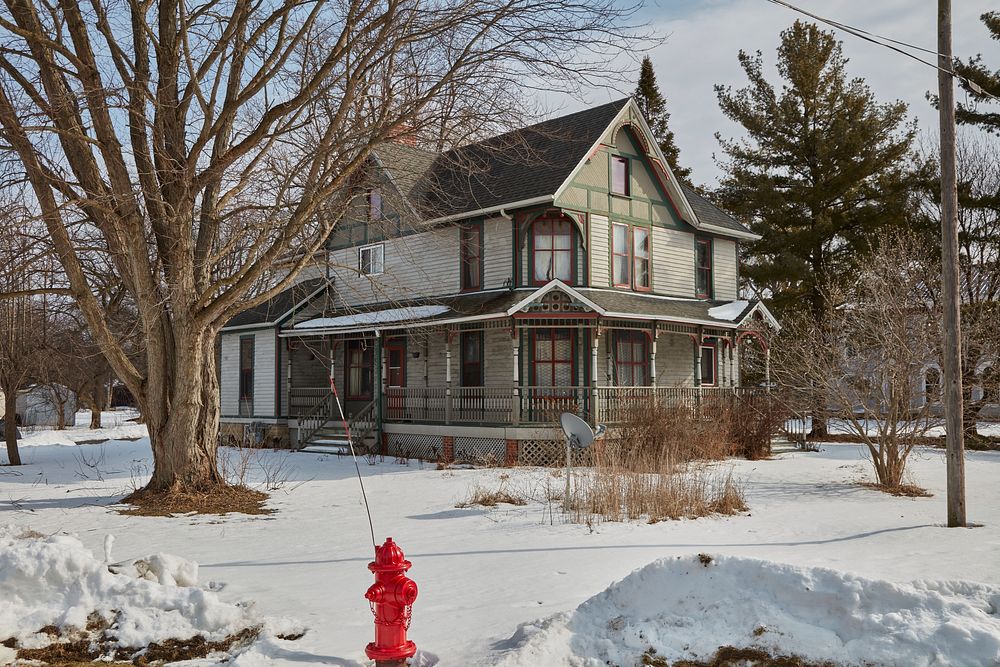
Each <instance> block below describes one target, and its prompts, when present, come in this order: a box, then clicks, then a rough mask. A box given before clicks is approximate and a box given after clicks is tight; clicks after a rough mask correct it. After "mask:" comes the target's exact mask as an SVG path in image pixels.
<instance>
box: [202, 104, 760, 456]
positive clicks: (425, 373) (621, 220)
mask: <svg viewBox="0 0 1000 667" xmlns="http://www.w3.org/2000/svg"><path fill="white" fill-rule="evenodd" d="M356 201H357V202H358V203H357V205H356V206H355V208H354V211H353V213H352V214H351V215H349V216H348V217H347V218H346V219H344V220H342V221H341V222H340V223H338V225H337V226H336V228H335V230H334V232H333V234H332V235H331V237H330V239H329V242H328V244H327V250H326V252H324V253H322V256H320V257H317V259H316V262H315V264H314V265H313V266H312V267H311V268H310V269H309V270H308V271H306V272H305V273H304V274H303V275H302V276H301V278H300V280H299V282H298V283H297V284H296V285H295V286H294V287H292V288H290V289H288V290H286V291H285V292H284V293H282V294H281V295H279V296H278V297H276V298H274V299H273V300H272V301H271V302H269V303H267V304H265V305H263V306H261V307H259V308H256V309H253V310H250V311H247V312H245V313H243V314H241V315H240V316H238V317H236V318H235V319H234V320H232V321H231V322H230V323H229V324H228V326H227V327H226V328H225V329H224V330H223V332H222V335H221V350H220V355H221V363H220V368H221V378H220V379H221V391H222V412H223V422H224V429H228V430H229V431H230V432H231V431H233V430H238V429H242V428H243V426H242V425H245V424H248V423H254V424H257V425H259V428H261V429H263V430H264V431H266V432H267V434H268V436H267V437H268V438H269V439H270V438H272V437H274V438H278V439H281V440H285V439H287V443H288V444H289V445H290V446H292V447H299V448H302V447H308V448H310V449H319V450H323V449H329V451H337V450H338V448H340V447H341V446H342V445H343V443H344V437H345V433H344V430H343V425H342V423H341V419H340V414H339V410H338V399H339V403H340V405H342V407H343V411H344V416H345V418H346V421H347V422H348V423H349V425H350V427H351V432H352V437H353V439H354V441H355V443H356V444H364V445H366V446H367V447H368V448H369V449H370V450H371V449H382V451H384V452H387V453H389V454H395V455H406V456H419V457H426V458H432V459H437V458H442V457H443V458H460V459H461V458H465V459H477V460H492V461H497V462H500V463H504V462H506V463H511V464H512V463H517V462H522V463H544V462H547V460H548V458H547V457H550V456H552V452H553V451H555V452H558V451H559V449H558V446H559V445H558V441H559V437H560V436H558V434H557V431H556V429H555V427H554V423H555V422H556V420H557V419H558V415H559V414H560V413H561V412H563V411H572V412H576V413H578V414H580V415H582V416H583V417H585V418H586V419H588V420H590V421H591V422H593V423H597V422H601V423H608V424H610V425H613V424H614V423H616V422H619V421H621V420H622V419H623V418H624V416H625V414H626V412H627V410H628V409H629V407H630V406H632V405H634V404H636V402H637V401H640V400H642V399H652V400H657V401H662V402H674V403H685V404H689V405H696V404H698V403H700V402H702V401H706V400H719V399H720V397H725V396H731V395H733V394H734V393H736V392H738V391H740V371H739V368H740V363H739V356H740V350H741V349H742V348H743V346H744V345H745V344H748V341H750V339H752V343H753V344H755V345H759V346H761V349H764V350H766V347H767V337H768V332H770V331H773V330H775V329H777V326H778V325H777V323H776V322H775V320H774V318H773V317H772V316H771V314H770V313H769V312H768V311H767V309H766V307H765V306H764V305H763V304H762V303H760V302H759V301H747V300H741V299H740V298H739V294H738V289H737V283H738V262H737V255H738V252H737V249H738V244H739V243H740V242H741V241H746V240H752V239H755V238H757V237H756V236H755V235H754V234H752V233H751V232H750V231H749V230H748V229H747V228H746V227H744V226H743V225H742V224H740V223H739V222H738V221H736V220H735V219H733V218H732V217H730V216H729V215H727V214H726V213H724V212H723V211H721V210H720V209H718V208H717V207H715V206H714V205H713V204H712V203H710V202H709V201H707V200H706V199H705V198H704V197H702V196H701V195H699V194H698V193H697V192H695V191H694V190H692V189H691V188H689V187H687V186H685V185H683V184H681V183H680V182H678V180H677V179H676V178H675V177H674V175H673V174H672V173H671V172H670V169H669V168H668V167H667V165H666V162H665V160H664V158H663V155H662V154H661V153H660V151H659V148H658V147H657V144H656V142H655V141H654V140H653V138H652V136H651V134H650V131H649V128H648V126H647V124H646V121H645V120H644V119H643V117H642V115H641V113H640V112H639V109H638V107H637V106H636V104H635V103H634V102H632V101H631V100H629V99H624V100H620V101H617V102H613V103H610V104H604V105H601V106H596V107H593V108H590V109H587V110H585V111H581V112H578V113H574V114H570V115H567V116H563V117H560V118H555V119H553V120H549V121H545V122H543V123H539V124H537V125H533V126H531V127H527V128H524V129H521V130H518V131H516V132H512V133H509V134H505V135H502V136H499V137H495V138H493V139H488V140H485V141H482V142H478V143H475V144H471V145H467V146H464V147H461V148H457V149H454V150H451V151H447V152H444V153H440V154H439V153H433V152H428V151H425V150H423V149H421V148H419V147H417V146H414V145H408V144H406V143H390V144H387V145H385V146H383V147H382V148H379V149H378V150H377V152H376V154H374V155H373V157H372V159H371V161H370V169H369V170H368V172H367V174H366V176H365V180H364V182H359V183H358V186H357V197H356ZM553 448H555V449H553Z"/></svg>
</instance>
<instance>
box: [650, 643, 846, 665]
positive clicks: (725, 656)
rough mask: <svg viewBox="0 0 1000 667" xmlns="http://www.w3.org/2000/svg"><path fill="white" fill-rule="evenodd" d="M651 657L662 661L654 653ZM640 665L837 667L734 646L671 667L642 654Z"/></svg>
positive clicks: (828, 663) (826, 662)
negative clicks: (706, 656) (648, 660)
mask: <svg viewBox="0 0 1000 667" xmlns="http://www.w3.org/2000/svg"><path fill="white" fill-rule="evenodd" d="M647 653H648V652H647ZM651 657H652V658H653V659H655V660H663V659H662V658H660V657H659V656H656V655H655V653H654V654H652V656H651ZM642 664H643V665H651V666H654V667H661V666H662V667H837V665H836V663H833V662H829V661H823V662H812V661H809V660H806V659H805V658H800V657H798V656H794V655H771V654H770V653H768V652H767V651H765V650H764V649H762V648H756V647H747V648H736V647H734V646H722V647H720V648H719V650H718V651H716V653H715V655H713V656H712V657H711V658H709V659H708V660H678V661H677V662H675V663H674V664H673V665H672V666H669V665H667V663H666V661H663V662H646V657H645V654H644V656H643V662H642Z"/></svg>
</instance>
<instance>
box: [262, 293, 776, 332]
mask: <svg viewBox="0 0 1000 667" xmlns="http://www.w3.org/2000/svg"><path fill="white" fill-rule="evenodd" d="M552 290H560V291H562V292H565V293H566V294H568V295H570V296H571V297H573V298H574V300H576V301H578V302H580V303H582V304H584V306H585V307H586V308H587V309H589V310H591V311H592V312H594V313H596V314H597V315H598V316H600V317H602V318H605V319H626V320H648V321H662V322H675V323H681V324H695V325H705V326H712V327H717V328H723V329H736V328H738V327H739V326H740V325H741V324H742V323H743V322H744V320H745V319H746V318H747V316H748V314H749V313H751V312H753V311H754V310H757V309H760V308H763V304H761V303H760V302H759V301H718V300H711V301H708V300H699V299H681V298H671V297H663V296H656V295H651V294H637V293H635V292H624V291H621V290H614V289H603V288H592V287H579V288H574V287H570V286H568V285H564V284H563V283H560V282H558V281H553V282H551V283H549V284H547V285H544V286H542V287H540V288H519V289H514V290H495V291H490V292H476V293H473V294H457V295H453V296H449V297H441V298H436V299H424V300H418V301H409V302H405V303H399V302H393V303H382V304H377V305H371V306H366V307H363V308H356V309H347V308H344V309H339V310H337V311H336V312H334V313H329V314H325V315H323V316H321V317H316V316H313V317H311V318H309V319H302V320H299V321H298V322H289V323H288V324H286V325H285V327H284V329H283V330H282V332H281V335H282V336H312V335H325V334H343V333H358V332H365V331H373V330H376V329H383V330H384V329H408V328H413V327H428V326H438V325H443V324H460V323H466V322H476V321H486V320H498V319H506V318H509V317H511V316H512V315H515V314H518V313H522V312H523V313H525V314H528V312H529V311H528V308H529V307H530V306H531V305H532V304H534V303H537V302H540V301H541V299H542V297H544V296H545V295H546V294H547V293H548V292H550V291H552ZM764 310H766V309H764ZM537 317H539V318H544V317H545V315H544V314H543V313H539V314H537Z"/></svg>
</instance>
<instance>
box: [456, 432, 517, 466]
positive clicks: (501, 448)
mask: <svg viewBox="0 0 1000 667" xmlns="http://www.w3.org/2000/svg"><path fill="white" fill-rule="evenodd" d="M455 460H456V461H458V462H460V463H474V464H476V465H488V466H502V465H505V463H506V460H507V441H506V440H504V439H503V438H469V437H456V438H455Z"/></svg>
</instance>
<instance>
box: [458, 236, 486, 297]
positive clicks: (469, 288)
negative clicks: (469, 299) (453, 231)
mask: <svg viewBox="0 0 1000 667" xmlns="http://www.w3.org/2000/svg"><path fill="white" fill-rule="evenodd" d="M459 230H460V231H459V235H458V246H459V251H458V252H459V282H460V283H461V291H463V292H478V291H479V290H481V289H483V226H482V225H481V224H470V225H462V226H461V227H459ZM467 234H474V235H475V238H474V239H473V242H472V244H471V245H472V246H474V247H475V249H476V254H475V256H474V258H475V261H476V263H477V269H476V272H475V281H476V282H475V284H466V281H465V277H466V271H465V265H466V263H468V262H469V261H470V260H471V259H472V256H467V255H466V250H467V249H468V248H469V244H467V243H466V235H467Z"/></svg>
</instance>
